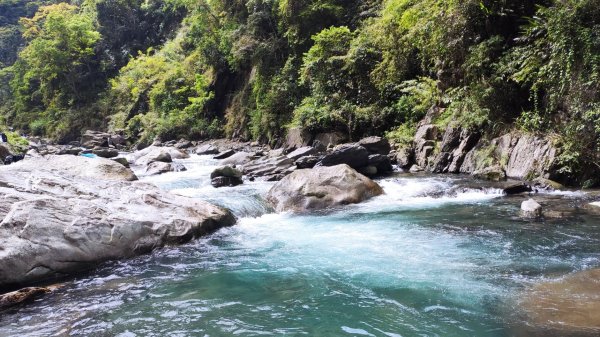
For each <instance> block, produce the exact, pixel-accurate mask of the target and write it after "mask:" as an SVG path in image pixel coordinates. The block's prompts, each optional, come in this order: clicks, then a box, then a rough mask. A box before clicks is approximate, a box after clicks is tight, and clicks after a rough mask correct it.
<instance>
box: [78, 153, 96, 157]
mask: <svg viewBox="0 0 600 337" xmlns="http://www.w3.org/2000/svg"><path fill="white" fill-rule="evenodd" d="M80 156H84V157H87V158H98V156H97V155H95V154H93V153H82V154H80Z"/></svg>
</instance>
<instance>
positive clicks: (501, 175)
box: [471, 165, 506, 181]
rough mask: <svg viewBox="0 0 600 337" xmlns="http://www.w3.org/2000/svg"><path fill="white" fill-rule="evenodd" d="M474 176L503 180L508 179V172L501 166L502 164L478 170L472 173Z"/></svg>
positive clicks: (483, 178)
mask: <svg viewBox="0 0 600 337" xmlns="http://www.w3.org/2000/svg"><path fill="white" fill-rule="evenodd" d="M471 175H472V176H473V177H475V178H477V179H482V180H490V181H503V180H506V172H504V170H503V169H502V167H500V165H495V166H490V167H486V168H484V169H481V170H477V171H475V172H473V173H472V174H471Z"/></svg>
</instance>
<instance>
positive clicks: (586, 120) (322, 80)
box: [0, 0, 600, 186]
mask: <svg viewBox="0 0 600 337" xmlns="http://www.w3.org/2000/svg"><path fill="white" fill-rule="evenodd" d="M40 6H41V7H40ZM4 8H10V9H9V10H8V11H6V10H3V11H0V13H7V12H9V13H10V15H8V16H7V15H5V14H2V15H0V62H2V65H3V68H2V70H0V99H1V102H2V108H1V112H2V118H3V119H4V123H5V124H8V125H11V126H13V127H15V128H18V129H20V130H22V131H23V132H26V133H34V134H39V135H47V136H51V137H54V138H56V139H58V140H62V141H66V140H69V139H72V138H74V137H76V136H77V135H78V134H80V132H81V130H82V129H85V128H112V129H124V130H125V131H126V132H127V134H128V135H129V136H130V137H132V139H136V140H139V141H142V142H148V141H149V140H151V139H153V138H154V137H156V136H158V137H161V138H163V139H175V138H181V137H187V138H212V137H221V136H227V137H233V138H240V139H247V140H249V139H253V140H259V141H262V142H266V143H269V144H271V145H273V146H277V145H281V144H282V143H283V139H284V138H285V135H286V132H287V130H288V129H289V128H290V127H302V128H304V129H305V130H307V131H308V132H311V133H318V132H323V131H339V132H342V133H343V134H345V135H346V136H347V138H349V139H351V140H355V139H358V138H359V137H361V136H363V135H368V134H380V135H383V134H385V135H387V137H388V138H389V139H391V140H392V141H394V142H395V143H396V144H397V145H398V147H400V148H401V147H413V145H414V144H413V140H414V136H415V133H416V131H417V126H418V125H419V122H420V121H421V120H422V119H423V118H425V116H427V121H426V122H427V123H424V122H421V123H420V125H424V124H428V125H435V126H436V127H437V128H439V129H441V130H448V129H449V128H450V129H452V128H454V129H456V128H460V129H461V130H465V131H464V132H465V133H469V132H472V133H477V134H478V135H480V136H478V138H479V137H481V138H482V139H483V140H486V141H487V143H491V140H492V139H493V138H495V137H499V136H502V135H503V134H507V133H509V132H513V133H514V132H517V133H519V134H528V135H531V137H539V138H543V139H545V140H546V141H548V142H550V143H551V144H552V146H553V147H554V148H556V149H557V150H558V153H556V155H555V158H556V159H555V162H556V165H555V166H556V169H555V170H556V172H557V176H559V177H562V179H563V180H564V181H568V182H571V183H575V184H583V185H589V186H591V185H594V184H597V183H598V182H599V181H598V180H597V179H595V178H594V176H595V174H594V172H595V171H596V170H598V168H599V167H600V166H599V162H600V156H599V153H600V137H599V135H600V90H599V89H600V84H599V82H598V79H599V77H600V36H599V32H600V2H599V1H598V0H527V1H516V0H506V1H492V0H466V1H455V0H448V1H437V0H368V1H359V0H351V1H348V0H246V1H242V0H201V1H191V0H169V1H158V0H149V1H140V0H85V1H72V2H70V3H69V4H66V3H51V2H50V1H48V2H40V3H33V2H29V1H19V0H0V9H4ZM17 17H24V18H23V19H20V21H18V20H17ZM17 21H18V22H20V23H19V24H18V26H17ZM17 27H18V28H17ZM17 29H18V33H17ZM17 46H20V47H19V50H20V51H19V52H18V57H16V55H17V54H16V50H17V49H16V47H17ZM461 132H462V131H461ZM440 134H443V133H442V132H441V133H440ZM439 144H440V145H441V144H442V142H441V140H440V142H439ZM482 144H483V143H482ZM433 150H435V151H434V152H436V153H438V152H439V149H435V148H434V149H433ZM442 152H443V151H442Z"/></svg>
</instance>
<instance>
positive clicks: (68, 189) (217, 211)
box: [0, 156, 235, 288]
mask: <svg viewBox="0 0 600 337" xmlns="http://www.w3.org/2000/svg"><path fill="white" fill-rule="evenodd" d="M134 178H135V175H133V173H132V172H131V170H129V169H127V168H125V167H124V166H122V165H121V164H119V163H117V162H114V161H112V160H109V159H103V158H94V159H91V158H85V157H76V156H49V157H46V158H37V159H29V160H25V161H23V162H20V163H17V164H15V165H11V166H2V167H0V195H2V197H1V198H0V218H1V219H2V222H1V223H0V242H3V244H2V249H0V288H2V287H16V286H24V285H27V284H29V283H32V282H40V281H45V280H49V279H52V278H56V277H63V276H67V275H72V274H75V273H78V272H81V271H84V270H87V269H90V268H93V267H95V266H97V265H98V263H100V262H103V261H107V260H113V259H121V258H128V257H132V256H135V255H138V254H142V253H147V252H149V251H151V250H153V249H155V248H157V247H161V246H164V245H168V244H178V243H183V242H186V241H189V240H191V239H193V238H195V237H198V236H201V235H203V234H206V233H208V232H210V231H213V230H216V229H218V228H220V227H223V226H230V225H233V224H234V222H235V218H234V217H233V215H232V214H231V213H230V212H229V211H227V210H224V209H222V208H220V207H217V206H214V205H211V204H209V203H206V202H202V201H199V200H195V199H190V198H185V197H181V196H176V195H172V194H170V193H168V192H165V191H161V190H160V189H158V188H157V187H156V186H154V185H152V184H147V183H142V182H139V181H133V182H132V181H131V180H133V179H134Z"/></svg>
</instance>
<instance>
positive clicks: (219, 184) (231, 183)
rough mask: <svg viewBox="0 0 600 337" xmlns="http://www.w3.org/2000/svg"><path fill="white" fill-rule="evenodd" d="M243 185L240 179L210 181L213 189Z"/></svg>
mask: <svg viewBox="0 0 600 337" xmlns="http://www.w3.org/2000/svg"><path fill="white" fill-rule="evenodd" d="M242 183H243V181H242V179H241V178H238V177H215V178H212V179H211V180H210V184H211V185H212V186H213V187H214V188H219V187H233V186H237V185H241V184H242Z"/></svg>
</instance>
